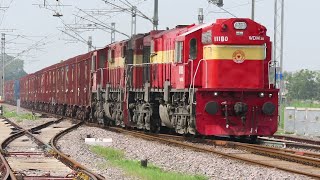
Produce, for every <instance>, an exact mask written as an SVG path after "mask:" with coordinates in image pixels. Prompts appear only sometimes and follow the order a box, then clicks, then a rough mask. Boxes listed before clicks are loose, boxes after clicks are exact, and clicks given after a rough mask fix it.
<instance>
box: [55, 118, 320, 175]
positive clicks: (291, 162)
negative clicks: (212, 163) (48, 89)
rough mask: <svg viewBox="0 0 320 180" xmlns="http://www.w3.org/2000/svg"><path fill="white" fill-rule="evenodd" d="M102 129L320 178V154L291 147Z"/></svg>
mask: <svg viewBox="0 0 320 180" xmlns="http://www.w3.org/2000/svg"><path fill="white" fill-rule="evenodd" d="M86 125H88V126H94V127H100V126H98V125H97V124H94V123H86ZM100 128H101V127H100ZM105 129H107V130H110V131H114V132H118V133H123V134H127V135H131V136H134V137H138V138H142V139H146V140H150V141H159V142H162V143H166V144H172V145H175V146H180V147H183V148H188V149H192V150H195V151H201V152H206V153H214V154H217V155H220V156H222V157H226V158H230V159H235V160H240V161H244V162H247V163H251V164H256V165H262V166H266V167H271V168H276V169H280V170H284V171H287V172H291V173H296V174H301V175H306V176H309V177H313V178H317V179H318V178H319V179H320V154H318V153H309V152H301V151H295V150H290V149H283V148H275V147H266V146H262V145H256V144H247V143H239V142H232V141H224V140H210V139H198V138H188V137H183V136H175V135H168V134H150V133H145V132H141V131H132V130H126V129H123V128H118V127H106V128H105ZM68 131H70V130H67V131H66V132H64V133H67V132H68ZM62 135H63V134H61V135H59V136H60V137H61V136H62ZM54 141H57V140H54ZM216 146H221V147H224V148H233V149H238V150H241V151H240V152H238V153H237V152H232V153H224V152H223V151H219V150H215V147H216Z"/></svg>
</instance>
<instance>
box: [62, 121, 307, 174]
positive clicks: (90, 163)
mask: <svg viewBox="0 0 320 180" xmlns="http://www.w3.org/2000/svg"><path fill="white" fill-rule="evenodd" d="M87 135H91V137H95V138H112V139H113V142H112V145H111V146H112V147H114V148H116V149H120V150H123V151H124V152H125V154H126V157H127V158H128V159H135V160H141V159H148V162H150V163H152V164H154V165H156V166H159V167H161V168H163V169H164V170H167V171H175V172H181V173H188V174H200V175H204V176H207V177H209V178H210V179H310V178H308V177H306V176H301V175H296V174H292V173H288V172H285V171H281V170H277V169H273V168H266V167H261V166H257V165H250V164H247V163H244V162H241V161H235V160H230V159H226V158H223V157H221V156H218V155H214V154H207V153H201V152H194V151H191V150H189V149H183V148H179V147H172V146H169V145H165V144H161V143H157V142H151V141H146V140H142V139H139V138H134V137H131V136H127V135H123V134H118V133H113V132H110V131H106V130H103V129H100V128H94V127H80V128H78V129H77V130H75V131H73V132H71V133H68V134H67V135H65V136H64V137H62V139H61V140H60V141H59V143H58V145H59V147H60V148H61V150H62V151H63V152H64V153H66V154H69V155H70V156H71V157H72V158H74V159H75V160H76V161H78V162H80V163H81V164H83V165H85V166H87V167H89V168H91V169H93V170H94V171H95V172H97V173H100V174H102V175H103V176H105V177H108V178H110V179H126V178H128V177H126V176H125V175H124V174H123V172H122V171H121V170H119V169H117V168H111V167H107V169H106V168H105V167H104V168H101V166H99V165H101V164H102V163H106V160H104V159H103V158H101V157H99V156H96V155H95V154H93V153H92V152H90V150H89V146H88V145H86V144H85V143H84V139H85V138H86V137H87ZM70 144H72V145H73V146H70Z"/></svg>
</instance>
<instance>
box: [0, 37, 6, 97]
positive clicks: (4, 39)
mask: <svg viewBox="0 0 320 180" xmlns="http://www.w3.org/2000/svg"><path fill="white" fill-rule="evenodd" d="M5 41H6V34H5V33H2V34H1V55H2V80H1V94H2V100H3V101H4V98H5V96H4V65H5V62H4V61H5V43H6V42H5Z"/></svg>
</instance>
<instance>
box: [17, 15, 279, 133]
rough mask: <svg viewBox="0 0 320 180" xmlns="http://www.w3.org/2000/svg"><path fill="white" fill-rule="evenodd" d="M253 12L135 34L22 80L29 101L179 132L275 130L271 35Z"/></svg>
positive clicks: (44, 107) (25, 102) (80, 115)
mask: <svg viewBox="0 0 320 180" xmlns="http://www.w3.org/2000/svg"><path fill="white" fill-rule="evenodd" d="M266 31H267V30H266V28H265V27H264V26H262V25H260V24H258V23H256V22H254V21H252V20H250V19H246V18H231V19H218V20H217V21H216V22H215V23H208V24H199V25H195V24H193V25H188V26H182V25H179V26H177V27H176V28H174V29H170V30H159V31H158V30H157V31H151V32H149V33H146V34H138V35H134V36H133V37H132V38H131V39H128V40H124V41H120V42H116V43H113V44H110V45H107V46H106V47H104V48H102V49H99V50H95V51H92V52H89V53H86V54H83V55H80V56H76V57H74V58H71V59H69V60H66V61H62V62H60V63H58V64H55V65H52V66H50V67H47V68H45V69H43V70H40V71H38V72H36V73H34V74H31V75H28V76H26V77H23V78H21V79H20V86H21V87H20V91H21V92H20V96H21V103H22V105H23V106H25V107H28V108H34V109H37V110H42V111H48V112H51V113H57V114H61V115H66V116H69V117H76V118H79V119H83V120H87V121H93V122H97V123H100V124H104V125H119V126H128V127H135V128H138V129H145V130H150V131H158V130H159V129H160V128H161V127H163V126H166V127H168V128H171V129H173V130H175V131H176V132H177V133H179V134H196V133H199V134H202V135H235V136H250V137H256V136H257V135H267V136H268V135H272V134H274V133H275V132H276V130H277V125H278V108H277V106H278V89H276V88H275V87H274V83H273V82H271V81H270V80H269V73H270V72H269V70H270V64H271V51H272V50H271V42H270V38H269V37H268V36H267V35H266Z"/></svg>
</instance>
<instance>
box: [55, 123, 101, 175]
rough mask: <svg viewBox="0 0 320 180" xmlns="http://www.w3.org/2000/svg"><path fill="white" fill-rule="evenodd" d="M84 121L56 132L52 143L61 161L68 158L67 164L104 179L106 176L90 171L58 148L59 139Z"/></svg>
mask: <svg viewBox="0 0 320 180" xmlns="http://www.w3.org/2000/svg"><path fill="white" fill-rule="evenodd" d="M83 124H84V122H80V123H78V124H76V125H74V126H72V127H70V128H67V129H65V130H63V131H61V132H59V133H58V134H56V135H55V136H54V137H53V138H52V139H51V141H50V144H51V146H52V148H53V150H54V152H55V153H56V154H55V156H56V157H57V158H58V159H60V160H61V161H65V160H68V161H67V162H69V163H68V164H67V165H68V166H69V167H72V168H73V169H79V170H80V171H82V172H84V173H86V174H89V175H91V177H94V178H95V179H97V180H103V179H105V177H103V176H101V175H99V174H96V173H94V172H92V171H90V170H89V169H87V168H85V167H84V166H82V165H81V164H79V163H77V162H76V161H74V160H72V159H71V158H70V157H68V156H67V155H65V154H64V153H62V152H61V151H59V150H58V148H57V142H58V140H59V139H60V138H61V137H62V136H64V135H65V134H67V133H69V132H71V131H73V130H75V129H77V128H78V127H80V126H81V125H83Z"/></svg>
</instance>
